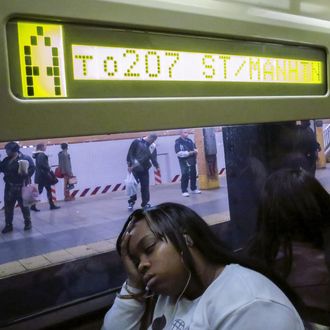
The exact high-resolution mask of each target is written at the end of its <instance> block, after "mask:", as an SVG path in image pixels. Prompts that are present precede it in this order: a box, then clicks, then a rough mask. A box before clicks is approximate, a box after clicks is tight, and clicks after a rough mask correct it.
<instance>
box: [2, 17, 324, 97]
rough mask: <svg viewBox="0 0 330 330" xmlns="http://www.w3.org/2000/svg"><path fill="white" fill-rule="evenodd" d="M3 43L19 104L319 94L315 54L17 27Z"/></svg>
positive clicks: (70, 28) (141, 34) (320, 57)
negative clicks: (36, 100)
mask: <svg viewBox="0 0 330 330" xmlns="http://www.w3.org/2000/svg"><path fill="white" fill-rule="evenodd" d="M7 39H8V49H9V61H10V74H11V87H12V91H13V93H14V95H16V96H17V97H20V98H118V97H120V98H132V97H134V98H136V97H203V96H251V95H252V96H253V95H256V96H258V95H261V96H265V95H322V94H325V93H326V78H325V77H326V76H325V72H326V66H325V63H326V60H325V59H326V55H325V52H324V51H323V50H321V49H319V48H312V47H302V46H288V45H281V44H273V43H261V42H248V41H244V42H243V41H237V40H227V39H216V38H204V37H192V36H183V35H175V34H161V33H152V32H146V31H129V30H116V29H110V28H102V27H93V26H88V25H77V24H48V23H40V22H27V21H17V20H15V21H11V22H10V23H8V25H7Z"/></svg>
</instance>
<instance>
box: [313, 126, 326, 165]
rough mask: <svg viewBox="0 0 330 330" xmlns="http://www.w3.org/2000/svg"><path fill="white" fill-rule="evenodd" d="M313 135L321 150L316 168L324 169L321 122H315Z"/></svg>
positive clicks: (324, 159)
mask: <svg viewBox="0 0 330 330" xmlns="http://www.w3.org/2000/svg"><path fill="white" fill-rule="evenodd" d="M315 133H316V140H317V142H318V143H319V145H320V148H321V150H320V151H319V152H318V159H317V162H316V167H317V168H324V167H326V158H325V150H324V138H323V122H322V120H315Z"/></svg>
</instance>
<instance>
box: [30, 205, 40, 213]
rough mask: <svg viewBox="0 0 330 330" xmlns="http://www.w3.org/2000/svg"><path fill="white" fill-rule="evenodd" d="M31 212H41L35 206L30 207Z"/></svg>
mask: <svg viewBox="0 0 330 330" xmlns="http://www.w3.org/2000/svg"><path fill="white" fill-rule="evenodd" d="M30 210H32V211H34V212H40V210H39V209H37V207H36V206H35V205H32V206H31V207H30Z"/></svg>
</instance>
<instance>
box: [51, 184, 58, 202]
mask: <svg viewBox="0 0 330 330" xmlns="http://www.w3.org/2000/svg"><path fill="white" fill-rule="evenodd" d="M51 191H52V200H53V202H56V200H57V198H56V189H55V186H51Z"/></svg>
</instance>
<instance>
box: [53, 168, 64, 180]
mask: <svg viewBox="0 0 330 330" xmlns="http://www.w3.org/2000/svg"><path fill="white" fill-rule="evenodd" d="M55 176H56V177H57V178H59V179H63V178H64V175H63V173H62V171H61V168H60V167H59V166H57V167H56V168H55Z"/></svg>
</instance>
